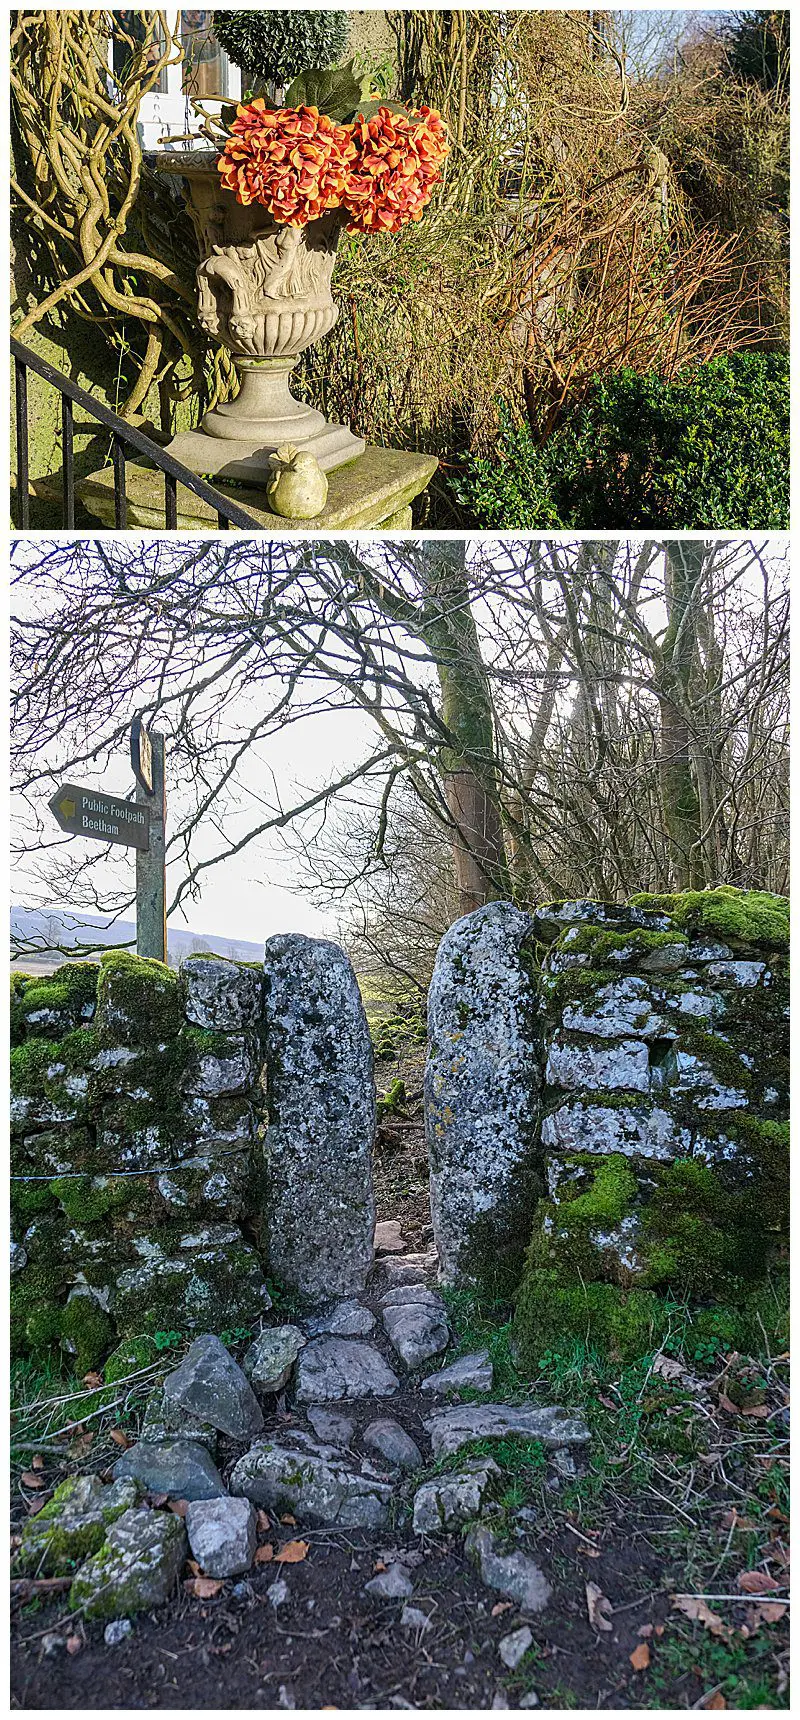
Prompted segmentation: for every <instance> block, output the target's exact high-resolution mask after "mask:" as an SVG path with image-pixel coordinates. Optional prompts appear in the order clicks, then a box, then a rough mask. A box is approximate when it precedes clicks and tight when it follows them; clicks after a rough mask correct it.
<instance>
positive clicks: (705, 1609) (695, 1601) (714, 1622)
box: [672, 1595, 733, 1636]
mask: <svg viewBox="0 0 800 1720" xmlns="http://www.w3.org/2000/svg"><path fill="white" fill-rule="evenodd" d="M672 1605H673V1607H674V1608H675V1610H676V1612H682V1613H684V1614H685V1616H686V1618H691V1619H696V1620H697V1622H698V1623H699V1624H703V1625H705V1627H706V1630H710V1632H711V1635H712V1636H732V1635H733V1632H732V1631H731V1630H730V1629H729V1628H728V1626H727V1625H726V1624H723V1622H722V1619H721V1618H720V1616H719V1613H715V1612H712V1611H711V1608H710V1607H709V1606H707V1605H706V1602H705V1601H704V1600H701V1599H700V1596H699V1595H673V1597H672Z"/></svg>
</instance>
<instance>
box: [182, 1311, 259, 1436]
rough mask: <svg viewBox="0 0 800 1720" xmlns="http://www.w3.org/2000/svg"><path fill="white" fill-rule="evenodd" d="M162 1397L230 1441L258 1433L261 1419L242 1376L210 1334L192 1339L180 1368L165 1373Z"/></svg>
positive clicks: (223, 1347) (255, 1400)
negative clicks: (209, 1425) (210, 1426)
mask: <svg viewBox="0 0 800 1720" xmlns="http://www.w3.org/2000/svg"><path fill="white" fill-rule="evenodd" d="M164 1394H165V1396H166V1398H167V1399H168V1400H169V1402H170V1403H176V1404H180V1405H182V1407H183V1408H184V1409H188V1410H189V1412H190V1414H191V1415H194V1416H196V1417H197V1418H198V1419H199V1420H200V1421H207V1422H210V1423H211V1425H212V1427H218V1428H219V1430H220V1432H221V1433H227V1434H230V1436H231V1438H232V1439H248V1438H250V1437H252V1435H253V1434H254V1433H259V1432H260V1430H261V1428H262V1427H263V1426H264V1417H263V1415H262V1414H261V1409H260V1407H259V1404H258V1400H257V1399H256V1397H255V1396H254V1394H253V1391H252V1388H251V1386H250V1385H249V1383H248V1381H247V1379H246V1378H245V1375H244V1374H243V1373H242V1370H241V1368H240V1367H239V1365H238V1363H237V1362H235V1361H234V1359H233V1356H231V1355H229V1354H228V1351H227V1350H226V1348H225V1345H224V1344H223V1343H221V1342H220V1340H219V1338H217V1337H215V1336H214V1334H213V1333H212V1332H206V1333H205V1334H204V1336H203V1337H202V1338H195V1341H194V1343H193V1344H192V1345H191V1347H190V1348H189V1349H188V1350H187V1352H186V1355H185V1356H184V1358H183V1361H182V1362H181V1364H180V1367H178V1368H176V1369H175V1371H174V1373H171V1374H167V1377H166V1379H165V1381H164Z"/></svg>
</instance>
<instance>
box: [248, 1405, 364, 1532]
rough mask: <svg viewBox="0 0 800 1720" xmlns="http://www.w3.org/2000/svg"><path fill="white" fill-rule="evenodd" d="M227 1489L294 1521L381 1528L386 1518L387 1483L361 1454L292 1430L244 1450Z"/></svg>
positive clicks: (347, 1527)
mask: <svg viewBox="0 0 800 1720" xmlns="http://www.w3.org/2000/svg"><path fill="white" fill-rule="evenodd" d="M230 1488H231V1493H232V1494H234V1495H236V1496H237V1497H238V1496H241V1495H244V1497H245V1498H246V1499H252V1501H253V1504H254V1505H263V1506H265V1507H266V1509H267V1510H271V1511H274V1512H276V1513H277V1514H278V1515H280V1514H281V1513H283V1512H285V1511H289V1512H291V1514H292V1516H293V1517H295V1518H296V1519H297V1521H298V1522H305V1523H311V1524H317V1523H319V1524H323V1525H324V1524H331V1523H336V1524H337V1525H338V1526H339V1527H340V1528H342V1529H381V1528H384V1527H385V1525H386V1524H387V1523H388V1521H389V1506H390V1504H391V1500H392V1488H391V1485H390V1484H389V1483H388V1482H387V1481H386V1480H385V1478H384V1477H383V1476H382V1475H380V1474H379V1473H378V1471H377V1470H376V1469H374V1468H373V1466H372V1464H371V1463H368V1462H367V1461H366V1459H358V1458H355V1457H352V1456H350V1454H348V1455H347V1456H345V1454H344V1453H343V1452H341V1453H340V1452H338V1451H335V1450H333V1449H332V1448H331V1447H330V1446H328V1445H320V1444H319V1443H318V1442H317V1441H316V1440H315V1439H313V1438H312V1437H311V1434H308V1433H304V1432H303V1431H302V1430H292V1432H291V1433H287V1434H286V1435H285V1436H284V1438H283V1439H282V1440H281V1441H277V1440H268V1439H264V1440H261V1441H260V1442H259V1443H258V1444H257V1445H254V1446H252V1447H251V1449H250V1451H248V1452H245V1455H244V1457H240V1458H239V1461H238V1463H237V1464H236V1465H235V1467H234V1470H233V1473H232V1475H231V1479H230Z"/></svg>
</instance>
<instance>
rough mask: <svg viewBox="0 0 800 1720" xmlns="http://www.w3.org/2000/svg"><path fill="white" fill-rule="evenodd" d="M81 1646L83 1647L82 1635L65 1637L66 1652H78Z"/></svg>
mask: <svg viewBox="0 0 800 1720" xmlns="http://www.w3.org/2000/svg"><path fill="white" fill-rule="evenodd" d="M82 1648H83V1637H82V1636H68V1637H67V1654H80V1651H81V1649H82Z"/></svg>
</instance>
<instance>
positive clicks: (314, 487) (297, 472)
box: [267, 443, 328, 520]
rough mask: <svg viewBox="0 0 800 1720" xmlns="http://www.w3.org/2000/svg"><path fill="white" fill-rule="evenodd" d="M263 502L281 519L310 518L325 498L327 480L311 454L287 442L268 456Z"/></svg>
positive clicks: (326, 495)
mask: <svg viewBox="0 0 800 1720" xmlns="http://www.w3.org/2000/svg"><path fill="white" fill-rule="evenodd" d="M270 465H271V467H272V469H273V477H272V478H271V479H270V482H269V483H268V485H267V501H268V502H269V505H270V507H271V509H272V511H273V513H274V514H280V515H281V518H282V519H285V520H313V519H315V518H316V516H317V514H321V513H322V510H323V508H324V506H325V503H326V501H327V499H328V480H327V478H326V476H325V473H324V472H323V470H322V467H321V466H320V463H319V461H318V459H317V458H316V455H315V454H312V453H311V452H310V450H309V449H303V448H295V447H294V446H293V444H292V443H287V444H285V445H284V447H282V448H278V450H277V452H276V453H275V454H271V455H270Z"/></svg>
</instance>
